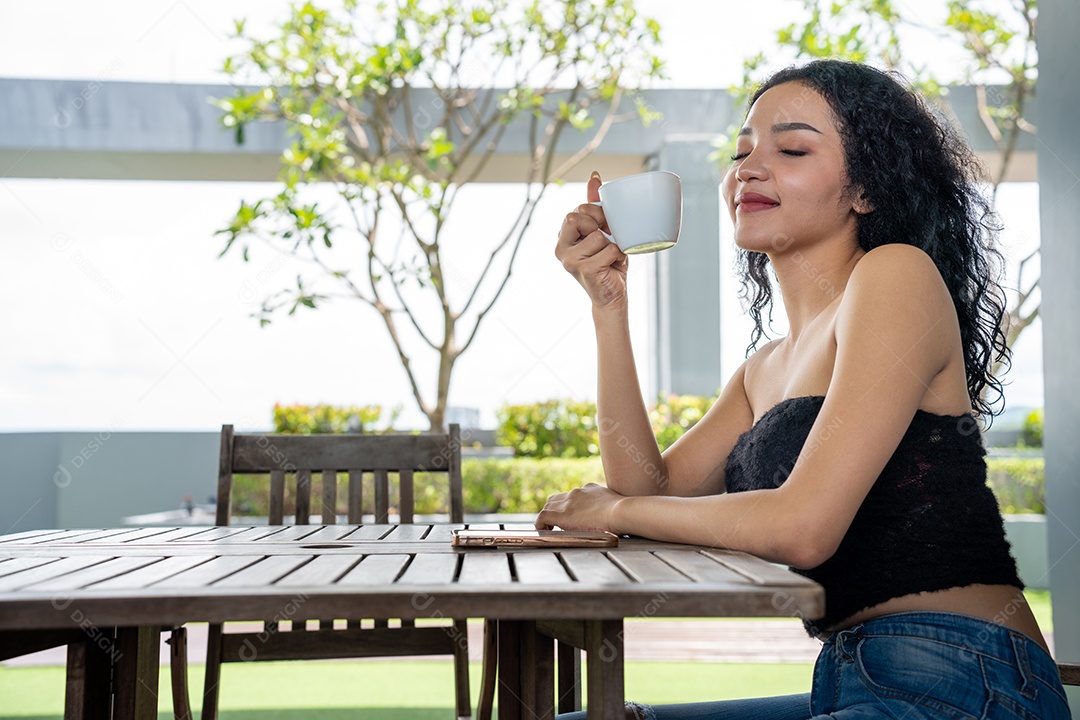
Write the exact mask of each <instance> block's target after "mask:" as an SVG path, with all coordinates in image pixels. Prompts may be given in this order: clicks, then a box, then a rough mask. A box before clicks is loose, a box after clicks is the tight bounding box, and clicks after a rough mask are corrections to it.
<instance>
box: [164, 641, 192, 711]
mask: <svg viewBox="0 0 1080 720" xmlns="http://www.w3.org/2000/svg"><path fill="white" fill-rule="evenodd" d="M168 642H169V671H170V675H171V677H172V698H173V717H174V718H175V719H176V720H193V718H192V715H191V699H190V697H189V695H188V672H187V670H188V667H187V628H185V627H174V628H173V629H172V633H171V635H170V637H169V640H168Z"/></svg>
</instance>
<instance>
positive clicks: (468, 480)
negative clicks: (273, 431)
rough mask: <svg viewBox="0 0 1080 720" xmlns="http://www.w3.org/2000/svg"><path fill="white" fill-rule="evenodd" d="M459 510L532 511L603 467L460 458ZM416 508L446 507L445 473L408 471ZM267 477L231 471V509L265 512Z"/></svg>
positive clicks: (367, 489)
mask: <svg viewBox="0 0 1080 720" xmlns="http://www.w3.org/2000/svg"><path fill="white" fill-rule="evenodd" d="M461 474H462V484H463V495H464V500H465V512H467V513H492V512H503V513H534V512H540V509H541V508H543V507H544V502H545V501H546V500H547V499H548V496H550V495H553V494H555V493H557V492H565V491H567V490H570V489H571V488H575V487H580V486H582V485H584V484H585V483H589V482H595V483H600V484H603V482H604V477H603V475H604V473H603V467H602V466H601V464H600V458H598V457H597V458H584V459H553V458H549V459H543V460H539V459H535V458H483V459H481V458H465V459H464V460H462V463H461ZM337 482H338V493H337V497H338V507H337V511H338V514H339V515H345V514H346V512H347V509H348V507H347V505H346V498H347V497H348V493H347V489H348V476H347V475H344V474H342V475H339V476H338V478H337ZM413 482H414V486H415V497H414V502H415V508H416V512H417V514H420V515H432V514H437V513H443V514H445V513H448V512H449V508H448V506H447V490H446V482H447V478H446V474H445V473H431V474H428V473H416V475H415V477H414V481H413ZM321 483H322V479H321V476H318V475H316V476H313V477H312V478H311V486H312V487H311V497H312V509H313V510H312V511H313V513H314V515H315V516H317V515H318V514H319V511H318V510H317V509H316V508H317V503H318V501H317V498H319V497H320V496H321ZM390 484H391V488H390V506H391V507H396V506H397V500H398V492H397V487H396V486H395V483H394V482H393V479H392V480H391V483H390ZM268 485H269V478H268V477H267V476H265V475H262V476H260V475H236V476H234V477H233V507H234V509H235V514H236V515H255V516H265V515H267V514H268V513H269V492H268ZM362 507H363V512H364V513H366V514H372V513H373V512H374V507H375V494H374V487H373V480H372V478H371V477H370V476H366V477H365V478H364V491H363V504H362ZM295 509H296V496H295V483H294V482H293V480H292V478H290V479H289V481H288V482H287V483H286V486H285V512H286V514H291V513H293V512H295Z"/></svg>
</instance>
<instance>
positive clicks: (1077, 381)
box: [1038, 0, 1080, 718]
mask: <svg viewBox="0 0 1080 720" xmlns="http://www.w3.org/2000/svg"><path fill="white" fill-rule="evenodd" d="M1078 29H1080V4H1077V2H1076V0H1043V1H1042V2H1040V3H1039V47H1038V49H1039V86H1038V107H1039V126H1038V127H1039V143H1038V165H1039V214H1040V218H1041V224H1042V238H1041V240H1042V279H1041V289H1042V309H1041V311H1040V312H1041V316H1042V322H1043V374H1044V383H1045V414H1044V422H1045V431H1044V436H1043V439H1044V445H1045V446H1044V452H1045V455H1046V507H1047V534H1048V541H1049V548H1048V549H1049V562H1050V590H1051V593H1052V597H1053V610H1054V645H1055V652H1056V654H1057V659H1058V660H1067V661H1070V662H1080V443H1078V442H1077V439H1078V437H1080V373H1078V372H1077V365H1076V360H1077V358H1080V323H1078V322H1077V317H1076V309H1077V308H1078V307H1080V283H1078V282H1077V278H1078V277H1080V142H1078V141H1077V137H1076V118H1077V117H1080V95H1078V94H1077V92H1076V60H1077V51H1076V32H1077V30H1078ZM1069 703H1070V705H1071V706H1072V708H1073V717H1074V718H1080V688H1069Z"/></svg>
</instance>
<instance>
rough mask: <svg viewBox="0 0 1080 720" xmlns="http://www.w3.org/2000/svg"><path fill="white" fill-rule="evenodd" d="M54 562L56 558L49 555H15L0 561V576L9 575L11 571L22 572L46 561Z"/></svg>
mask: <svg viewBox="0 0 1080 720" xmlns="http://www.w3.org/2000/svg"><path fill="white" fill-rule="evenodd" d="M51 562H56V558H50V557H16V558H6V559H5V560H4V562H0V577H4V576H5V575H11V574H12V573H17V572H22V571H23V570H29V569H31V568H35V567H37V566H38V565H44V564H46V563H51Z"/></svg>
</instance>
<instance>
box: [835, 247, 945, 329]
mask: <svg viewBox="0 0 1080 720" xmlns="http://www.w3.org/2000/svg"><path fill="white" fill-rule="evenodd" d="M882 311H885V313H884V314H882ZM839 312H840V317H845V316H847V317H850V316H851V315H852V314H855V315H861V316H866V315H874V316H876V317H877V319H878V321H879V322H887V321H888V319H895V318H896V317H897V316H902V315H905V314H909V313H910V314H913V315H915V316H917V317H918V316H921V317H923V318H924V319H925V318H926V317H927V316H930V315H932V316H934V317H937V318H940V317H942V315H943V314H944V315H950V314H951V315H953V316H954V317H955V309H954V308H953V303H952V296H951V295H950V294H949V289H948V287H946V285H945V281H944V279H943V278H942V277H941V272H940V271H939V270H938V268H937V266H936V265H935V264H934V261H933V259H931V257H930V256H929V255H927V254H926V253H925V252H924V251H923V250H921V249H919V248H917V247H915V246H914V245H906V244H903V243H894V244H891V245H882V246H880V247H876V248H874V249H873V250H871V251H870V252H868V253H866V255H864V256H863V257H862V258H861V259H860V260H859V262H858V263H857V264H856V265H855V269H854V270H853V271H852V273H851V277H850V278H849V280H848V285H847V288H846V289H845V292H844V297H843V299H842V300H841V303H840V311H839Z"/></svg>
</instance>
